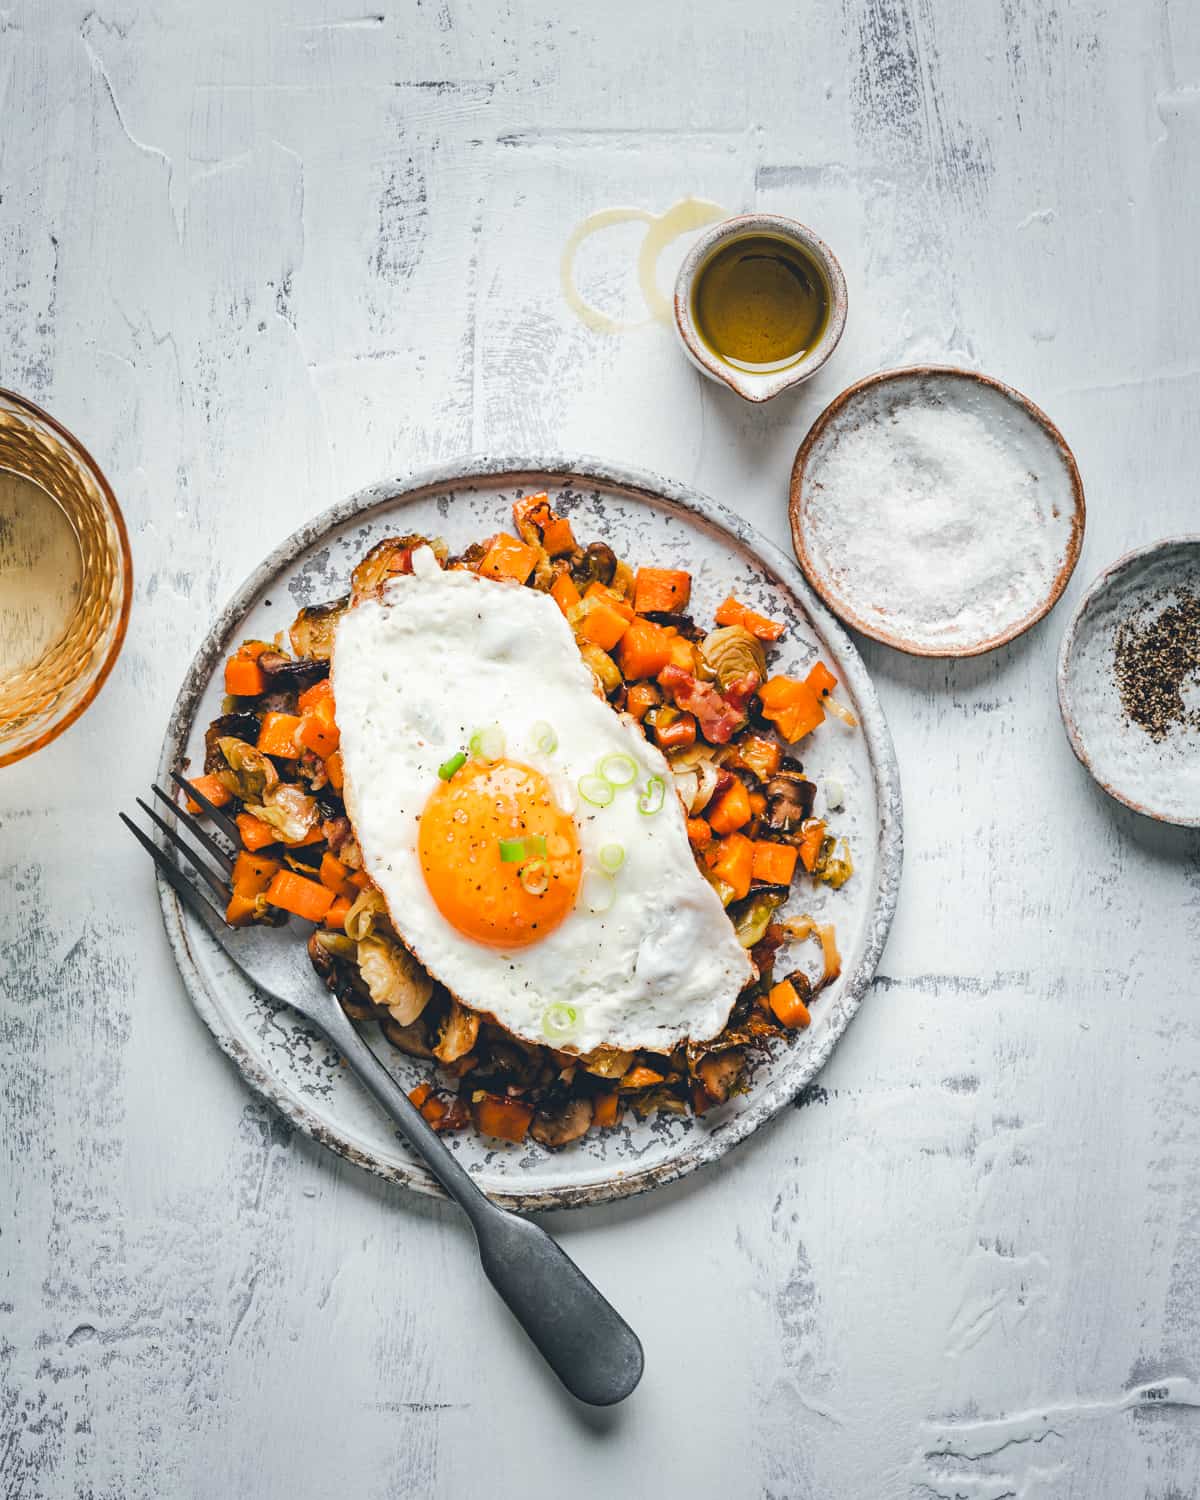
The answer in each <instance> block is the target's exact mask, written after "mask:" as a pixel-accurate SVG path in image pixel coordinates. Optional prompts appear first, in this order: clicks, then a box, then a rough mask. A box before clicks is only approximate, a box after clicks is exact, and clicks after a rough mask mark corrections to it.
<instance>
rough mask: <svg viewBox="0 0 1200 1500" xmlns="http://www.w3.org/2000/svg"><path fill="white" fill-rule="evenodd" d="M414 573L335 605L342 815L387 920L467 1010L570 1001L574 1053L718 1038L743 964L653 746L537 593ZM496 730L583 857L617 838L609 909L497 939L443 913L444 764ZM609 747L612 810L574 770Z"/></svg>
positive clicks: (518, 1028) (422, 561) (525, 1019)
mask: <svg viewBox="0 0 1200 1500" xmlns="http://www.w3.org/2000/svg"><path fill="white" fill-rule="evenodd" d="M414 566H415V568H416V571H415V572H414V573H413V574H411V575H403V576H400V577H397V578H396V579H395V580H393V581H392V582H391V583H390V584H389V585H388V587H387V590H386V592H385V594H384V595H383V597H382V598H380V599H372V600H365V601H363V602H362V603H360V604H359V605H357V606H356V607H355V608H354V609H351V610H350V611H348V612H347V613H346V615H344V616H343V618H342V620H341V621H340V623H339V625H338V628H337V636H336V640H335V644H334V651H333V661H332V675H333V689H334V696H335V699H336V702H337V718H338V726H339V728H340V730H341V750H342V760H343V764H344V767H345V800H346V809H347V812H348V814H349V816H350V820H351V822H352V824H353V826H354V830H355V833H356V834H357V837H358V841H359V844H360V845H361V847H362V851H363V860H364V864H365V868H366V869H367V871H368V873H369V874H370V875H371V877H372V879H373V880H374V881H375V882H376V884H377V885H378V886H379V888H380V890H381V891H382V892H383V895H384V898H385V900H386V901H387V905H388V910H389V912H390V913H391V917H392V922H393V925H394V926H395V928H396V931H397V933H398V934H399V935H400V936H401V938H402V939H403V941H404V942H405V944H406V945H407V946H408V947H409V948H410V949H411V950H412V952H413V953H414V954H415V955H416V956H417V957H418V958H419V959H420V961H421V962H422V963H423V964H424V966H425V967H426V969H427V970H428V971H429V973H430V974H432V975H433V976H434V977H435V978H437V979H439V980H440V981H441V982H442V983H443V984H444V985H446V987H447V988H448V989H449V990H450V991H451V992H452V993H453V994H455V995H457V996H458V997H459V998H460V999H461V1000H462V1001H463V1002H464V1003H465V1004H467V1005H470V1006H472V1007H473V1008H475V1009H477V1010H482V1011H488V1012H490V1013H491V1014H492V1015H493V1016H495V1018H496V1019H497V1020H498V1021H499V1022H500V1023H501V1025H503V1026H505V1027H507V1028H508V1029H509V1030H510V1031H513V1032H515V1033H516V1034H517V1035H518V1036H522V1037H525V1038H527V1039H528V1040H529V1041H533V1042H545V1041H547V1040H548V1039H549V1038H548V1037H547V1036H546V1034H545V1032H544V1029H543V1019H544V1017H545V1014H546V1011H547V1009H548V1008H549V1007H550V1006H551V1005H554V1004H558V1003H562V1004H566V1005H569V1006H571V1007H572V1008H573V1009H574V1010H575V1012H576V1016H577V1021H576V1029H575V1031H574V1032H573V1034H572V1035H571V1036H570V1037H569V1038H568V1039H567V1042H566V1044H567V1045H569V1046H571V1047H572V1048H575V1049H577V1050H579V1051H581V1052H588V1051H590V1050H592V1049H593V1048H595V1047H599V1046H603V1045H607V1046H612V1047H620V1048H625V1049H631V1048H638V1047H644V1048H648V1049H651V1050H656V1051H669V1050H670V1049H671V1048H673V1047H674V1046H676V1045H677V1044H678V1043H679V1042H681V1041H683V1040H684V1039H687V1038H691V1039H692V1040H695V1041H704V1040H707V1039H709V1038H711V1037H714V1036H716V1035H717V1033H718V1032H719V1031H720V1030H721V1028H722V1027H723V1026H724V1025H725V1022H726V1021H727V1019H728V1017H729V1012H730V1009H731V1007H732V1005H733V1002H734V1000H735V999H736V998H737V995H738V993H739V991H740V990H741V989H742V988H743V987H744V986H745V985H746V984H747V983H748V982H749V980H750V978H751V975H752V968H751V964H750V961H749V958H748V956H747V954H746V952H745V951H744V949H743V948H742V947H741V945H740V944H739V943H738V941H737V938H736V937H735V935H734V932H733V928H732V925H731V924H730V922H729V919H728V917H727V916H726V914H725V911H724V909H723V908H722V906H721V902H720V899H719V898H718V896H717V894H716V892H715V891H714V890H713V889H712V887H711V886H710V885H709V884H708V882H707V881H706V880H705V879H704V877H703V876H702V875H701V874H700V872H699V870H697V868H696V865H695V861H694V859H693V857H692V852H691V848H690V846H689V844H688V838H687V829H686V826H685V821H684V814H683V810H682V807H681V806H680V804H679V800H678V798H677V797H676V796H675V795H674V793H673V791H672V790H671V785H672V783H671V772H670V768H669V767H668V765H667V763H666V760H665V759H664V757H663V756H662V754H661V752H660V751H659V750H658V749H657V748H656V747H654V746H653V745H651V744H649V743H648V742H647V741H646V740H645V739H644V738H643V736H642V735H641V733H640V732H639V730H638V729H637V727H636V725H634V724H633V723H632V721H630V720H628V719H626V718H624V717H623V716H622V715H620V714H618V713H616V712H615V711H614V709H613V708H612V707H611V705H610V704H608V703H607V702H605V701H604V699H602V698H600V697H598V696H597V695H596V694H595V693H594V691H593V687H592V676H591V673H590V671H589V670H588V668H587V667H586V666H585V665H584V663H583V661H582V659H581V658H580V655H579V651H578V649H577V647H576V645H575V641H574V638H573V636H572V633H571V630H570V627H569V626H568V624H567V622H566V620H565V619H564V618H563V616H562V613H561V612H560V610H559V609H558V606H557V605H556V604H555V603H554V601H553V600H552V599H550V598H549V597H548V596H547V595H545V594H541V593H537V592H535V591H534V590H532V589H527V588H523V587H520V586H518V585H514V584H508V583H501V582H494V581H492V580H490V579H486V578H480V577H478V576H477V575H476V574H474V573H470V572H466V571H451V572H443V571H442V570H441V569H440V568H438V567H437V565H436V563H435V562H434V559H433V556H432V553H430V552H428V551H427V549H421V550H420V551H419V552H418V553H417V555H416V557H415V558H414ZM543 721H544V722H545V723H548V724H550V725H551V726H552V728H553V729H554V731H555V733H556V735H557V737H558V745H557V748H556V749H555V750H554V751H553V753H551V754H544V753H542V752H541V751H539V750H537V749H536V748H535V746H534V744H533V738H534V735H533V731H534V726H535V725H536V724H538V723H539V722H543ZM493 723H495V724H498V725H500V726H501V728H502V730H503V733H504V737H505V742H506V752H505V753H506V755H507V757H508V758H509V759H512V760H517V761H522V762H524V763H525V764H527V765H531V766H533V767H535V768H536V769H538V770H540V771H542V772H544V773H545V774H546V775H547V776H548V777H549V778H550V781H551V784H552V785H553V787H554V788H555V794H556V796H557V798H558V800H559V805H560V806H561V807H562V808H563V809H564V811H567V812H570V813H572V814H573V815H574V818H575V822H576V826H577V828H578V831H579V838H580V845H581V848H582V851H583V857H584V865H585V869H598V868H599V851H600V849H601V848H602V847H603V846H604V845H606V844H620V845H621V846H622V847H623V849H624V851H625V862H624V864H623V866H622V867H621V869H620V870H619V871H618V873H617V874H616V876H615V877H614V890H613V895H614V900H613V903H612V905H611V907H610V908H609V910H608V911H606V912H603V913H599V914H594V913H593V912H591V911H589V910H588V909H587V903H586V901H585V899H583V898H581V899H580V900H579V901H577V903H576V905H575V908H574V909H573V910H572V911H571V913H570V914H569V915H568V916H567V917H566V919H565V920H564V921H563V922H562V924H561V925H560V926H559V927H558V928H556V929H555V931H553V932H552V933H550V934H549V935H548V936H547V937H545V938H544V939H542V940H541V941H540V942H538V943H535V944H533V945H531V946H529V947H524V948H517V949H514V950H513V951H511V952H507V951H504V950H502V949H496V948H491V947H488V946H486V945H484V944H481V943H477V942H474V941H473V940H472V939H470V938H468V937H465V936H464V935H463V934H461V933H460V932H458V931H457V930H456V929H455V928H454V927H453V926H452V925H451V924H450V923H449V922H448V921H447V920H446V918H445V917H443V916H442V914H441V912H440V911H439V910H438V908H437V906H436V905H435V903H434V901H433V898H432V896H431V895H430V893H429V890H428V887H427V886H426V884H425V877H424V874H423V872H422V870H421V865H420V861H419V858H418V855H417V831H418V824H419V820H420V817H421V813H422V811H423V810H424V807H425V804H426V802H427V801H428V799H429V796H430V794H431V793H432V792H433V791H434V789H435V788H436V787H437V786H438V777H437V771H438V767H439V766H440V765H441V764H442V763H443V762H444V761H446V760H447V759H448V758H449V757H450V756H452V755H453V754H454V753H455V751H457V750H459V749H465V748H466V746H467V742H468V740H469V738H470V735H471V733H472V731H473V730H475V729H477V728H479V727H481V726H485V725H489V724H493ZM617 753H620V754H624V755H628V756H631V757H632V759H633V760H634V762H635V763H636V765H637V768H638V773H637V779H636V781H635V783H634V785H633V786H632V787H629V788H624V789H621V790H618V791H617V792H616V794H615V796H614V798H613V800H612V802H611V803H610V804H609V805H608V806H607V807H603V808H600V807H594V806H591V805H590V804H589V803H588V802H586V801H585V800H583V799H582V798H581V797H580V796H579V794H578V790H577V789H578V783H579V779H580V778H581V777H583V776H586V775H588V774H590V773H593V772H595V770H596V768H597V766H598V764H599V763H600V762H601V761H602V760H603V759H604V757H605V756H606V755H611V754H617ZM652 776H658V777H661V778H662V779H663V781H664V782H665V784H666V789H667V791H666V798H665V801H664V804H663V807H662V809H661V811H660V812H658V813H657V814H655V815H653V816H646V815H644V814H643V813H641V812H640V811H639V810H638V797H637V793H638V789H639V788H640V787H643V786H644V785H645V784H646V782H647V780H648V779H649V778H650V777H652ZM556 1044H558V1045H562V1044H563V1043H562V1041H561V1040H558V1039H556Z"/></svg>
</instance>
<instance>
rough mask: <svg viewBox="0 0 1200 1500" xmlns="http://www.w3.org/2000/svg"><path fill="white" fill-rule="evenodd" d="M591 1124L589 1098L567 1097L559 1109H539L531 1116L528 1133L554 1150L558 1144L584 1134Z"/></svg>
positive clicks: (567, 1142) (566, 1144)
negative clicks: (531, 1121)
mask: <svg viewBox="0 0 1200 1500" xmlns="http://www.w3.org/2000/svg"><path fill="white" fill-rule="evenodd" d="M591 1124H592V1104H591V1100H590V1099H580V1098H575V1099H568V1100H567V1102H566V1103H565V1104H564V1105H562V1106H561V1107H560V1108H559V1109H556V1110H542V1109H539V1110H538V1111H537V1113H536V1114H535V1115H534V1117H533V1123H532V1124H531V1125H530V1127H529V1133H530V1135H531V1136H533V1138H534V1140H535V1141H539V1142H540V1143H541V1144H542V1145H543V1146H548V1147H549V1148H550V1149H551V1150H552V1151H554V1150H557V1149H558V1148H559V1147H560V1146H569V1145H570V1144H571V1142H572V1141H577V1140H578V1139H579V1138H580V1136H582V1135H586V1134H587V1133H588V1130H589V1129H590V1128H591Z"/></svg>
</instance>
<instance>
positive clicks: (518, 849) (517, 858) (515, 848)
mask: <svg viewBox="0 0 1200 1500" xmlns="http://www.w3.org/2000/svg"><path fill="white" fill-rule="evenodd" d="M524 858H525V840H524V839H501V840H500V859H501V861H502V863H504V864H506V865H518V864H520V862H521V861H522V860H523V859H524Z"/></svg>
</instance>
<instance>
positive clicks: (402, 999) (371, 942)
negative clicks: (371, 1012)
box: [358, 932, 433, 1026]
mask: <svg viewBox="0 0 1200 1500" xmlns="http://www.w3.org/2000/svg"><path fill="white" fill-rule="evenodd" d="M358 972H359V973H360V974H361V975H362V978H363V982H364V983H365V984H366V986H367V990H368V992H369V993H370V996H371V999H372V1000H373V1001H374V1002H375V1004H376V1005H385V1006H386V1007H387V1009H388V1011H389V1012H390V1014H391V1017H392V1019H393V1020H394V1021H396V1022H398V1023H399V1024H400V1025H401V1026H411V1025H412V1023H413V1022H414V1021H415V1020H416V1019H417V1017H418V1016H419V1015H420V1014H421V1012H422V1011H423V1010H424V1009H425V1007H426V1005H428V1004H429V998H430V996H431V995H432V994H433V980H432V979H430V977H429V975H428V974H426V972H425V971H424V969H422V968H421V966H420V964H418V963H417V961H416V959H415V958H414V957H413V956H412V954H411V953H409V951H408V950H407V949H406V948H402V947H401V946H400V944H399V943H396V942H393V941H392V939H391V938H387V937H384V936H383V935H382V934H381V933H379V932H373V933H372V934H371V936H370V937H366V938H361V939H360V940H359V943H358Z"/></svg>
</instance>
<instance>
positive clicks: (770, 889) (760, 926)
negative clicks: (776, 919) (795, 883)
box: [729, 885, 788, 948]
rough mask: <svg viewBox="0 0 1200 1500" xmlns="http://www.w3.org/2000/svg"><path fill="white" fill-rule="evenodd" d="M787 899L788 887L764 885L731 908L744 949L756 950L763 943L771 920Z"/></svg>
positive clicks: (731, 917)
mask: <svg viewBox="0 0 1200 1500" xmlns="http://www.w3.org/2000/svg"><path fill="white" fill-rule="evenodd" d="M787 898H788V887H787V886H786V885H764V886H761V887H760V888H759V889H758V890H756V891H753V892H752V893H751V894H750V895H749V896H747V897H746V898H745V899H744V900H743V901H738V902H735V903H734V905H732V906H731V907H730V908H729V917H730V920H731V921H732V923H733V930H734V932H736V933H737V940H738V942H739V943H741V945H742V947H743V948H754V947H757V945H758V944H759V943H761V942H762V940H763V937H764V936H765V935H766V931H767V928H768V927H769V926H770V924H771V918H772V917H773V916H774V915H775V913H776V912H777V911H778V910H779V908H780V907H781V906H782V905H783V903H784V902H785V901H786V900H787Z"/></svg>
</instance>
